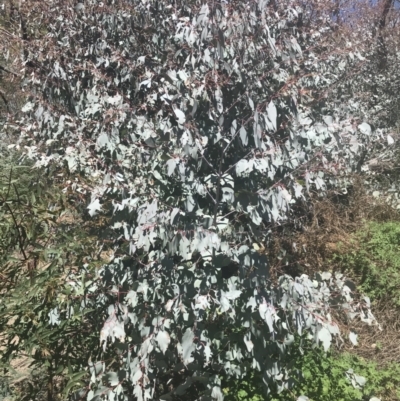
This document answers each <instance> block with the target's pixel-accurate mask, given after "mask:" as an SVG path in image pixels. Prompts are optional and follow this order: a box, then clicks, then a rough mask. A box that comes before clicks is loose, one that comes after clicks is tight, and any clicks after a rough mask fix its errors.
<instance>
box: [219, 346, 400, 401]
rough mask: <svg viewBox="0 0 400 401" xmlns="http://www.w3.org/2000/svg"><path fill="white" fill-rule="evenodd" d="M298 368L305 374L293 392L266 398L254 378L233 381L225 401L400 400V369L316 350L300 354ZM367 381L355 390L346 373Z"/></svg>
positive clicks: (260, 380) (296, 358)
mask: <svg viewBox="0 0 400 401" xmlns="http://www.w3.org/2000/svg"><path fill="white" fill-rule="evenodd" d="M293 365H294V368H296V369H298V370H299V372H301V376H302V377H300V378H299V380H298V382H297V383H296V385H295V386H294V387H293V388H292V389H291V390H286V391H284V392H282V393H280V394H277V393H274V392H273V393H272V394H270V395H269V396H266V395H265V394H264V393H263V392H262V379H261V377H260V376H259V375H254V374H253V375H251V376H249V377H248V378H247V379H245V380H238V381H236V382H234V383H232V382H229V383H226V385H225V390H224V391H225V401H264V400H268V401H288V400H296V399H297V398H298V397H299V396H300V395H302V394H306V395H307V397H308V398H309V399H310V400H311V401H355V400H370V399H371V398H372V397H377V398H379V399H381V400H399V399H400V366H399V365H398V364H390V365H388V366H386V367H385V368H384V369H383V368H380V367H378V366H377V364H376V363H374V362H370V361H366V360H364V359H363V358H360V357H357V356H354V355H351V354H349V353H344V354H337V355H334V354H333V353H330V354H325V353H324V351H323V350H320V349H313V350H309V351H308V352H306V353H305V354H304V355H301V354H300V353H299V354H298V355H296V356H295V358H294V360H293ZM351 370H352V371H353V372H354V373H355V374H357V375H359V376H362V377H364V378H365V379H366V383H365V385H364V386H363V387H359V388H355V387H354V386H353V384H352V383H351V380H350V379H349V378H348V377H347V376H348V375H346V372H349V371H351Z"/></svg>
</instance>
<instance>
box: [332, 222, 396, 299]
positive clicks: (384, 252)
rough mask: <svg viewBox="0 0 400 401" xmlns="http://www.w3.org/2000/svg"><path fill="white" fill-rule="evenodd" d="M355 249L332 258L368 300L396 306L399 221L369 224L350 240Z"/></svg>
mask: <svg viewBox="0 0 400 401" xmlns="http://www.w3.org/2000/svg"><path fill="white" fill-rule="evenodd" d="M354 242H355V244H356V245H357V246H355V247H354V248H355V250H354V251H352V252H347V253H338V254H336V255H335V256H334V258H333V263H334V265H337V266H338V267H339V268H340V269H341V270H342V271H344V272H345V273H346V274H350V275H353V276H355V277H356V278H357V281H358V282H359V288H360V290H361V291H362V292H363V293H365V294H366V295H368V296H369V297H370V298H371V300H373V301H374V300H375V301H390V302H391V303H392V304H394V305H396V306H400V222H398V221H394V222H369V223H367V224H366V225H365V227H364V229H362V230H359V231H358V232H357V234H356V235H355V237H354Z"/></svg>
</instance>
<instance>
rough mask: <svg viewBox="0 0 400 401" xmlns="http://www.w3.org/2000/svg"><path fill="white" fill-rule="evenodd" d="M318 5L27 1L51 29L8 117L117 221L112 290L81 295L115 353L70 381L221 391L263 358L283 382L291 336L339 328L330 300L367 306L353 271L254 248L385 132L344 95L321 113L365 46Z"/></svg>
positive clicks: (30, 61)
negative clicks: (347, 43)
mask: <svg viewBox="0 0 400 401" xmlns="http://www.w3.org/2000/svg"><path fill="white" fill-rule="evenodd" d="M311 11H312V10H311ZM311 11H310V9H309V8H308V6H306V5H304V8H302V5H300V3H296V2H295V1H285V2H278V1H273V2H268V1H266V0H257V1H255V0H248V1H241V0H240V1H239V0H231V1H226V2H217V1H203V2H201V1H196V0H190V1H187V0H185V1H181V0H177V1H156V0H141V1H137V0H130V1H119V0H116V1H104V2H97V1H85V4H84V5H83V6H82V7H74V6H73V5H72V4H69V3H68V2H62V3H60V2H58V1H49V2H46V3H45V4H44V3H41V4H40V8H39V10H38V9H35V10H34V13H35V16H36V18H35V24H38V25H39V26H42V27H43V28H42V31H43V30H45V31H46V35H45V38H44V39H43V38H40V39H38V40H33V39H32V40H31V41H30V43H29V46H27V47H26V48H25V51H24V54H23V57H24V65H25V75H26V80H25V91H26V92H27V93H28V94H29V95H30V99H29V101H28V102H27V103H26V104H25V106H24V107H23V109H22V112H23V117H22V118H20V119H19V120H18V121H13V122H11V121H10V123H9V126H11V124H12V126H13V127H14V129H15V128H16V127H18V130H19V132H20V137H19V140H18V142H17V143H16V145H17V146H19V147H21V148H22V147H23V149H24V150H25V152H26V154H27V155H28V156H29V157H32V158H35V159H36V163H37V165H38V166H43V165H45V166H46V165H50V164H54V163H55V164H58V165H63V164H64V165H65V166H66V168H67V169H68V171H69V173H70V174H71V176H73V175H75V176H76V177H77V178H76V180H75V179H72V180H70V179H69V178H68V176H65V177H64V184H65V187H66V190H68V191H75V192H76V191H78V192H79V193H82V194H84V195H86V196H87V199H88V204H87V213H88V216H95V215H97V214H104V215H106V216H108V217H109V219H110V225H111V226H112V228H113V230H114V232H115V236H114V238H113V241H114V255H113V259H112V261H111V262H110V263H109V264H107V265H104V266H103V267H102V268H101V269H100V270H99V271H98V282H97V283H98V285H102V286H103V285H106V287H107V288H108V290H107V291H106V292H104V293H103V294H101V296H90V297H89V296H88V297H87V300H86V303H85V305H89V306H90V308H97V307H98V308H99V311H101V310H103V308H104V307H105V306H106V307H107V306H108V316H105V317H104V325H103V327H102V329H101V331H100V333H99V335H100V345H101V347H102V349H103V352H104V357H103V358H102V359H101V360H99V361H90V367H89V371H90V374H91V377H90V383H89V382H88V384H87V386H86V387H85V388H84V389H82V390H80V391H78V392H77V393H76V394H75V397H76V398H79V397H81V398H85V397H86V398H87V399H88V400H100V399H109V400H116V399H118V400H123V399H131V398H132V397H133V398H134V399H138V400H147V399H153V398H157V399H158V398H161V399H171V398H174V397H178V398H179V397H181V396H183V395H184V394H186V395H185V397H186V398H187V397H191V398H197V397H200V399H204V400H206V399H217V400H221V399H222V398H223V394H222V392H221V388H220V383H221V376H222V375H224V376H228V377H233V378H240V377H243V376H244V375H245V374H246V373H247V372H248V371H249V370H250V369H257V370H259V371H261V372H263V374H264V382H265V385H266V390H267V392H268V391H271V390H277V391H281V390H283V389H284V388H287V387H288V386H290V385H291V378H293V377H294V375H296V372H294V371H292V370H291V368H290V365H288V364H285V363H284V362H283V360H284V358H283V356H285V355H286V356H287V355H288V354H289V355H290V352H291V347H292V346H293V343H294V339H295V336H304V338H310V339H313V341H315V342H316V343H317V344H318V343H322V344H323V346H324V347H325V349H327V348H328V347H329V346H330V343H331V341H332V340H333V338H336V339H339V338H340V336H339V330H338V326H337V324H336V323H335V321H334V318H333V317H332V316H333V314H332V308H333V309H334V310H335V311H337V310H341V311H342V312H343V313H347V314H348V315H349V316H350V317H352V318H354V317H356V316H357V317H359V318H361V319H362V320H364V321H366V322H368V323H373V322H374V318H373V316H372V314H371V312H370V307H369V300H368V299H367V298H359V299H357V300H354V299H353V293H352V291H351V289H350V288H352V287H351V286H350V284H349V282H348V281H346V280H345V279H344V278H343V277H342V276H341V275H340V274H336V275H332V274H330V273H324V274H322V273H321V274H320V275H318V276H317V277H315V278H309V277H307V276H305V275H303V276H301V277H296V278H293V277H290V276H286V275H284V276H282V277H280V278H279V280H278V281H277V282H272V280H271V279H270V277H269V270H268V257H267V255H264V254H262V253H261V252H259V250H260V248H262V244H263V243H264V242H265V241H267V240H268V237H269V235H270V234H269V233H270V226H271V224H286V223H287V222H293V221H294V219H296V218H297V217H298V210H305V208H306V201H307V197H308V195H309V193H310V191H317V192H319V193H321V194H323V193H324V191H325V190H326V189H327V188H328V187H333V186H337V185H342V181H341V177H342V175H343V174H344V173H346V172H347V171H351V170H355V169H356V166H357V163H358V156H357V152H358V149H359V148H361V147H362V146H364V145H363V143H364V141H365V140H367V139H368V138H369V137H371V136H372V132H371V127H370V126H369V125H368V123H367V122H363V121H362V120H361V121H359V123H357V124H354V120H353V113H354V110H353V109H351V105H348V106H349V107H347V108H341V109H340V110H341V112H340V113H338V114H337V116H336V117H335V115H333V113H331V114H327V110H328V109H327V107H326V104H327V99H328V100H329V96H330V93H334V94H336V91H335V88H336V86H337V84H338V82H340V80H341V79H342V78H343V72H344V71H348V72H350V71H353V69H354V68H357V62H358V61H359V60H360V59H362V55H361V54H358V53H357V52H354V49H346V48H342V46H338V45H337V41H335V35H334V34H333V31H334V24H331V23H330V13H329V12H321V13H319V14H318V15H317V17H315V18H311V16H310V15H309V13H310V12H311ZM308 17H309V21H310V23H308V24H306V25H303V23H302V21H304V19H305V18H308ZM25 20H26V21H29V16H28V17H27V18H25ZM351 51H352V53H351ZM332 96H333V95H332ZM335 96H336V95H335ZM329 104H335V103H334V102H331V103H329ZM338 107H339V106H338ZM330 111H332V112H334V111H335V110H330ZM368 140H369V139H368ZM78 177H80V178H79V179H78ZM83 182H84V183H85V184H82V183H83ZM294 246H295V244H294ZM75 279H76V280H78V278H76V277H75ZM71 280H72V281H73V280H74V277H71V278H70V281H71ZM100 283H101V284H100ZM90 285H91V288H93V286H96V285H97V284H96V282H94V283H93V282H92V283H91V284H90ZM77 288H78V289H79V291H81V292H82V289H81V288H80V287H79V286H72V287H71V291H78V289H77ZM85 305H84V306H82V307H86V306H85ZM54 313H55V314H58V313H60V311H57V310H55V311H54ZM57 316H58V315H57ZM51 323H54V322H53V321H52V322H51ZM285 360H287V358H286V359H285ZM73 384H74V383H73V382H72V383H71V385H73ZM187 392H190V395H188V394H187Z"/></svg>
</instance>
